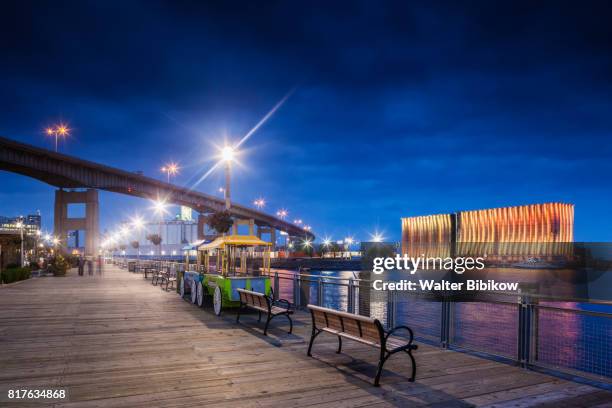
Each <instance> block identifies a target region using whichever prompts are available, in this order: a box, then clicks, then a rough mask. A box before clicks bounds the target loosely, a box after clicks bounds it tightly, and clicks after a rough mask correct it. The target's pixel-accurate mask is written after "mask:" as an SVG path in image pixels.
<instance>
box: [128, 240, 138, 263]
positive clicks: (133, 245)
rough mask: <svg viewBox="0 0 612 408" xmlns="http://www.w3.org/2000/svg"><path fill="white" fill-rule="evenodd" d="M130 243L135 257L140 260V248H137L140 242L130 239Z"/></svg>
mask: <svg viewBox="0 0 612 408" xmlns="http://www.w3.org/2000/svg"><path fill="white" fill-rule="evenodd" d="M130 245H131V246H132V248H134V249H135V250H136V257H137V258H138V261H140V249H138V248H140V242H138V241H132V242H131V243H130Z"/></svg>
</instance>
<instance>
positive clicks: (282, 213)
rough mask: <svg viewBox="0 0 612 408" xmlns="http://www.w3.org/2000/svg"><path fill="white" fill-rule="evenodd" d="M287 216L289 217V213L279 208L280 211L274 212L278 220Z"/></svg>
mask: <svg viewBox="0 0 612 408" xmlns="http://www.w3.org/2000/svg"><path fill="white" fill-rule="evenodd" d="M287 215H289V211H287V210H285V209H284V208H281V209H280V210H278V211H277V212H276V216H277V217H278V218H280V219H281V220H284V219H285V218H286V217H287Z"/></svg>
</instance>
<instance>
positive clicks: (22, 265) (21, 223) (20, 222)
mask: <svg viewBox="0 0 612 408" xmlns="http://www.w3.org/2000/svg"><path fill="white" fill-rule="evenodd" d="M17 228H19V233H20V235H21V244H20V246H21V247H20V252H19V256H20V258H21V267H22V268H23V267H24V266H25V259H24V257H23V221H19V222H18V223H17Z"/></svg>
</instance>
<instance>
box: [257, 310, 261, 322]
mask: <svg viewBox="0 0 612 408" xmlns="http://www.w3.org/2000/svg"><path fill="white" fill-rule="evenodd" d="M258 313H259V317H258V318H257V322H261V312H258Z"/></svg>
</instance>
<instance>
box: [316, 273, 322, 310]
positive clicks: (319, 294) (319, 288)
mask: <svg viewBox="0 0 612 408" xmlns="http://www.w3.org/2000/svg"><path fill="white" fill-rule="evenodd" d="M317 305H319V306H323V278H321V277H320V276H319V278H318V280H317Z"/></svg>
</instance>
